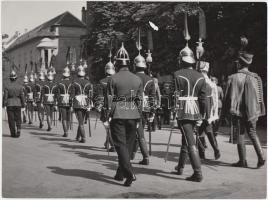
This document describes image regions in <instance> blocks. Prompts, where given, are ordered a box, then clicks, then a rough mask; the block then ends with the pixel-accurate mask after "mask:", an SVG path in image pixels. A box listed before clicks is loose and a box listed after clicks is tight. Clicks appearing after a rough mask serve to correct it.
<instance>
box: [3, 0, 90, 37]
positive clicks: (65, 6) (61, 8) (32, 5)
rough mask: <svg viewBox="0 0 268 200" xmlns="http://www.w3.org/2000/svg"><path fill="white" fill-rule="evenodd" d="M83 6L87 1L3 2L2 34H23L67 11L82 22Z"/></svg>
mask: <svg viewBox="0 0 268 200" xmlns="http://www.w3.org/2000/svg"><path fill="white" fill-rule="evenodd" d="M83 6H85V7H86V1H7V0H6V1H1V33H2V34H8V35H9V37H11V36H12V35H14V33H15V31H19V32H20V33H21V34H23V33H24V32H25V29H28V31H29V30H31V29H33V28H35V27H37V26H39V25H40V24H42V23H44V22H46V21H48V20H50V19H52V18H54V17H56V16H57V15H60V14H62V13H63V12H65V11H69V12H70V13H72V14H73V15H74V16H76V17H77V18H78V19H80V20H81V10H82V7H83Z"/></svg>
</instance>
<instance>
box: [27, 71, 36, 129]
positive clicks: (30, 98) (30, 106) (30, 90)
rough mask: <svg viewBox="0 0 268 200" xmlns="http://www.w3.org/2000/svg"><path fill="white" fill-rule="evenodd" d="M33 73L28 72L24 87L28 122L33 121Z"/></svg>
mask: <svg viewBox="0 0 268 200" xmlns="http://www.w3.org/2000/svg"><path fill="white" fill-rule="evenodd" d="M34 87H35V84H34V74H33V72H32V73H31V74H30V78H29V83H26V84H25V89H26V94H27V96H26V99H27V110H28V119H29V124H32V123H33V113H34V106H35V102H34Z"/></svg>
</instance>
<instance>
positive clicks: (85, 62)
mask: <svg viewBox="0 0 268 200" xmlns="http://www.w3.org/2000/svg"><path fill="white" fill-rule="evenodd" d="M83 67H84V68H85V69H86V68H87V61H86V60H84V64H83Z"/></svg>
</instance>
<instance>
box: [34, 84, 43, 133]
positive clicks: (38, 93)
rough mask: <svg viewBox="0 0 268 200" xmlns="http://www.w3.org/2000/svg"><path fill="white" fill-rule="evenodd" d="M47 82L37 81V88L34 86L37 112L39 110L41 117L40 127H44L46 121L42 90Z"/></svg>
mask: <svg viewBox="0 0 268 200" xmlns="http://www.w3.org/2000/svg"><path fill="white" fill-rule="evenodd" d="M44 84H45V81H38V82H36V83H35V88H34V100H35V103H36V106H37V112H38V118H39V123H40V125H39V128H42V127H43V123H44V117H45V116H44V115H45V113H44V107H42V106H41V92H42V88H43V86H44Z"/></svg>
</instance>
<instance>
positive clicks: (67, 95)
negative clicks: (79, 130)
mask: <svg viewBox="0 0 268 200" xmlns="http://www.w3.org/2000/svg"><path fill="white" fill-rule="evenodd" d="M70 75H71V74H70V69H69V67H68V66H66V67H65V68H64V71H63V73H62V76H63V79H62V80H61V81H60V82H59V83H58V106H59V110H60V113H61V120H62V127H63V132H64V134H63V137H68V129H69V128H70V125H71V122H70V120H71V112H72V99H71V94H72V90H73V85H72V81H71V80H70Z"/></svg>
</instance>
